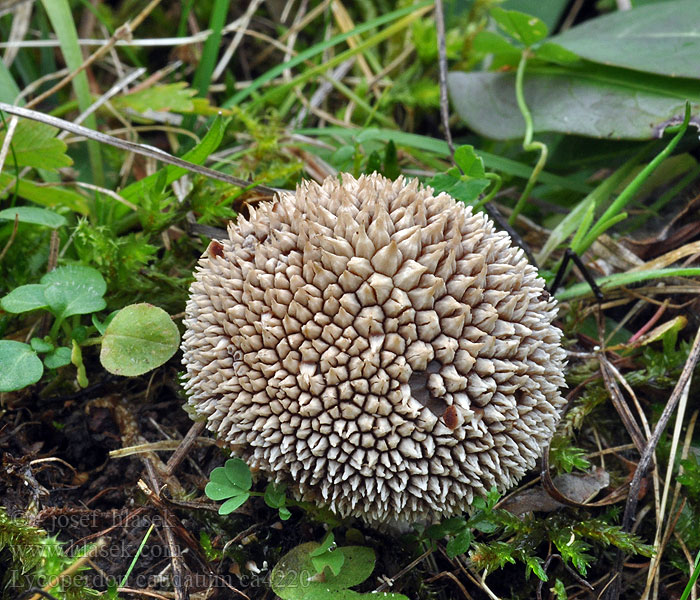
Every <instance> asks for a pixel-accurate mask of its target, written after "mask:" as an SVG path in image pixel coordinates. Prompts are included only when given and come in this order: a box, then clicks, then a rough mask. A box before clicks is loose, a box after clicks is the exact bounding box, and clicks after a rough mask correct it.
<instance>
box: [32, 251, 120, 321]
mask: <svg viewBox="0 0 700 600" xmlns="http://www.w3.org/2000/svg"><path fill="white" fill-rule="evenodd" d="M41 283H42V284H43V285H44V296H45V298H46V301H47V303H48V305H49V310H51V312H52V313H53V314H54V316H55V317H56V320H57V321H58V322H61V321H63V320H64V319H66V318H67V317H70V316H72V315H86V314H89V313H91V312H96V311H98V310H102V309H103V308H104V307H105V306H107V303H106V302H105V300H104V298H103V297H102V296H104V293H105V292H106V291H107V284H106V283H105V280H104V278H103V277H102V274H101V273H100V272H99V271H98V270H97V269H93V268H92V267H86V266H83V265H66V266H63V267H57V268H56V269H54V270H53V271H51V272H49V273H47V274H46V275H44V276H43V277H42V278H41Z"/></svg>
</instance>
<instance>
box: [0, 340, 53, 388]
mask: <svg viewBox="0 0 700 600" xmlns="http://www.w3.org/2000/svg"><path fill="white" fill-rule="evenodd" d="M43 372H44V365H42V364H41V360H39V357H38V356H37V355H36V352H34V350H32V347H31V346H30V345H29V344H23V343H22V342H15V341H13V340H0V392H13V391H15V390H21V389H22V388H24V387H27V386H28V385H31V384H32V383H36V382H37V381H39V379H41V374H42V373H43Z"/></svg>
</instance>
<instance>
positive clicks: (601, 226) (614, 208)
mask: <svg viewBox="0 0 700 600" xmlns="http://www.w3.org/2000/svg"><path fill="white" fill-rule="evenodd" d="M688 123H690V102H686V104H685V118H684V119H683V124H682V125H681V127H680V129H679V130H678V133H676V135H675V136H673V139H671V141H670V142H669V143H668V145H667V146H666V147H665V148H664V149H663V150H662V151H661V152H659V154H657V155H656V156H655V157H654V159H653V160H652V161H651V162H650V163H649V164H648V165H647V166H646V167H644V168H643V169H642V170H641V171H640V172H639V174H638V175H637V176H636V177H635V178H634V179H633V180H632V182H631V183H630V184H629V185H628V186H627V187H626V188H625V189H624V190H623V192H622V193H621V194H620V195H619V196H618V197H617V198H616V199H615V201H614V202H613V203H612V204H611V205H610V206H609V207H608V209H607V210H606V211H605V212H604V213H603V214H602V216H601V217H600V219H598V222H597V223H596V224H595V225H594V226H593V228H592V229H591V230H590V231H589V232H588V233H587V234H586V236H585V237H584V239H583V241H582V242H581V243H580V244H578V245H577V247H576V248H574V247H572V248H571V249H572V250H573V251H574V252H576V254H578V255H579V256H581V254H583V253H584V252H585V251H586V250H588V248H589V247H590V246H591V244H592V243H593V242H594V241H595V240H596V239H597V238H598V237H599V236H600V235H601V234H603V233H605V232H606V231H607V230H608V229H609V228H610V227H612V226H613V225H614V224H615V223H614V222H613V220H614V219H616V218H617V217H618V216H619V214H620V212H621V211H622V210H623V209H624V207H625V206H627V204H628V203H629V202H630V201H631V200H632V198H633V197H634V195H635V194H636V193H637V190H638V189H639V188H640V187H641V185H642V184H643V183H644V182H645V181H646V179H647V178H648V177H649V175H651V174H652V173H653V172H654V170H655V169H656V168H657V167H658V166H659V165H660V164H661V163H662V162H663V161H664V160H666V158H668V156H670V154H671V152H673V149H674V148H675V147H676V145H677V144H678V142H680V140H681V138H682V137H683V135H684V134H685V132H686V130H687V129H688Z"/></svg>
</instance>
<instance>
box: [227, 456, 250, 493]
mask: <svg viewBox="0 0 700 600" xmlns="http://www.w3.org/2000/svg"><path fill="white" fill-rule="evenodd" d="M224 470H225V473H226V477H228V480H229V481H230V482H231V483H232V484H233V485H234V486H237V487H239V488H242V489H244V490H249V489H250V488H251V486H252V485H253V477H252V476H251V474H250V467H249V466H248V465H247V464H246V463H245V461H242V460H241V459H240V458H229V459H228V460H227V461H226V464H225V465H224Z"/></svg>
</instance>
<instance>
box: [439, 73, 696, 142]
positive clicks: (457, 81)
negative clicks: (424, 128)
mask: <svg viewBox="0 0 700 600" xmlns="http://www.w3.org/2000/svg"><path fill="white" fill-rule="evenodd" d="M630 73H632V72H631V71H627V72H625V71H623V70H622V69H607V70H605V69H603V68H600V69H585V70H573V69H569V70H565V69H561V68H558V67H557V68H550V69H547V70H546V72H545V71H544V70H542V71H540V72H537V73H528V74H527V75H526V76H525V82H524V92H525V99H526V101H527V104H528V107H529V108H530V111H531V112H532V117H533V121H534V128H535V132H539V131H556V132H560V133H573V134H579V135H586V136H591V137H600V138H606V139H609V138H612V139H651V138H656V137H658V136H659V134H660V133H661V132H662V130H663V129H664V127H665V124H667V122H668V121H669V120H671V119H677V120H680V121H682V118H683V114H684V112H685V100H686V98H689V99H690V100H691V102H692V105H691V110H692V112H693V113H694V114H697V113H698V112H699V111H700V104H699V102H700V86H697V85H695V86H694V87H695V89H694V90H692V89H691V88H690V86H689V85H687V84H688V80H681V81H678V80H671V79H667V78H661V77H658V76H653V75H644V76H642V75H640V74H639V73H636V74H634V75H635V77H636V79H637V82H636V83H634V82H632V81H629V74H630ZM663 80H665V81H666V93H664V91H663V87H664V86H663V83H662V81H663ZM448 88H449V91H450V96H451V98H452V103H453V105H454V107H455V109H456V111H457V112H458V113H459V116H460V117H462V119H464V120H465V121H466V122H467V124H468V125H469V126H470V127H471V128H472V129H473V130H474V131H476V132H477V133H480V134H481V135H485V136H487V137H491V138H495V139H511V138H519V137H522V136H523V134H524V133H525V122H524V121H523V118H522V115H521V114H520V111H519V110H518V106H517V103H516V99H515V75H514V74H512V73H462V72H453V73H450V74H449V76H448Z"/></svg>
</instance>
